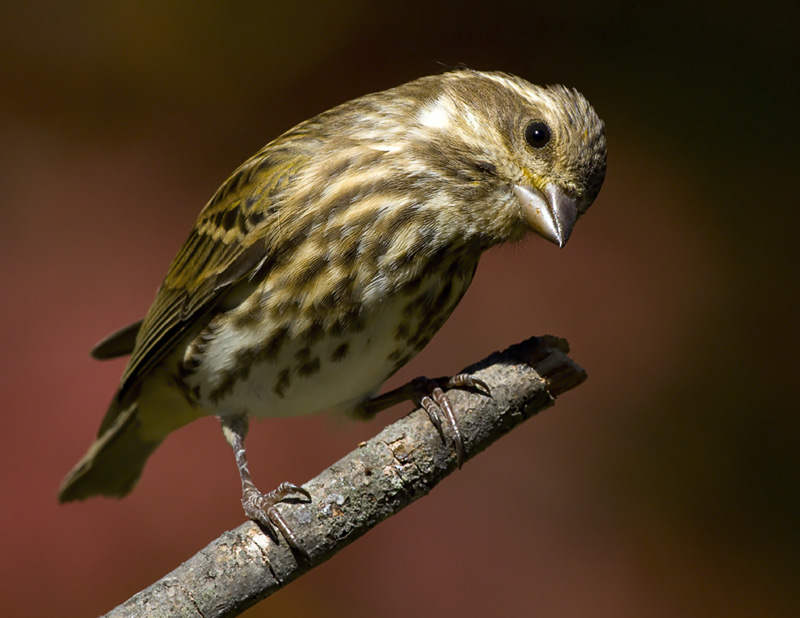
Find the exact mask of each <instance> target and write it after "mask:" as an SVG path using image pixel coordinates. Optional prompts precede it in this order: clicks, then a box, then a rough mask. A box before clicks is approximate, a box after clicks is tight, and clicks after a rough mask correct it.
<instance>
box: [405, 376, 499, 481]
mask: <svg viewBox="0 0 800 618" xmlns="http://www.w3.org/2000/svg"><path fill="white" fill-rule="evenodd" d="M407 388H408V394H409V397H410V398H411V399H412V400H413V401H415V402H416V403H417V405H419V406H421V407H422V408H423V409H424V410H425V412H426V413H427V414H428V418H429V419H431V423H433V426H434V427H436V430H437V431H438V432H439V435H440V436H441V437H442V440H445V436H444V431H443V429H442V425H443V422H442V416H444V419H446V421H447V425H448V426H449V427H450V431H452V433H453V448H454V450H455V452H456V462H457V464H458V467H459V468H460V467H461V466H462V465H463V463H464V460H465V458H466V452H465V450H464V436H463V435H462V433H461V428H460V427H459V426H458V421H457V420H456V416H455V412H454V411H453V404H452V403H451V402H450V398H449V397H448V396H447V395H446V394H445V392H444V390H443V389H450V388H462V389H469V390H475V391H478V392H481V393H483V394H485V395H487V396H489V397H491V396H492V392H491V389H490V388H489V385H488V384H486V382H484V381H483V380H481V379H479V378H476V377H474V376H471V375H469V374H467V373H459V374H457V375H454V376H452V377H449V378H437V379H431V378H426V377H419V378H415V379H414V380H412V381H411V382H410V383H409V384H408V387H407Z"/></svg>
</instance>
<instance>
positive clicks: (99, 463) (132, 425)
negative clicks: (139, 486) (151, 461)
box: [58, 397, 163, 502]
mask: <svg viewBox="0 0 800 618" xmlns="http://www.w3.org/2000/svg"><path fill="white" fill-rule="evenodd" d="M115 405H119V404H118V403H117V401H116V397H115V398H114V401H113V402H112V403H111V407H112V408H113V407H114V406H115ZM138 408H139V404H138V402H136V401H135V402H133V403H132V404H131V405H129V406H128V407H127V408H126V409H125V410H122V411H120V412H118V413H117V415H116V419H115V421H114V423H113V424H112V425H111V426H110V427H108V428H106V430H105V431H103V432H102V433H101V434H100V435H99V436H98V437H97V440H95V441H94V443H92V445H91V446H90V447H89V450H88V451H87V452H86V454H85V455H84V456H83V457H82V458H81V460H80V461H79V462H78V463H77V464H76V465H75V467H74V468H73V469H72V471H71V472H70V473H69V474H68V475H67V477H66V478H65V479H64V482H63V483H61V488H60V489H59V490H58V501H59V502H69V501H71V500H84V499H85V498H89V497H90V496H95V495H101V496H113V497H117V498H121V497H122V496H124V495H126V494H128V493H129V492H130V491H131V489H133V486H134V485H135V484H136V481H138V480H139V477H140V476H141V474H142V469H143V468H144V464H145V462H146V461H147V458H148V457H150V455H151V454H152V452H153V451H154V450H155V449H156V447H157V446H158V445H159V444H160V443H161V440H145V439H144V438H143V437H142V432H141V431H140V429H141V420H140V418H139V414H138ZM111 412H112V410H109V413H111ZM162 439H163V438H162Z"/></svg>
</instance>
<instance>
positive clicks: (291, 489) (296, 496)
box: [242, 482, 311, 559]
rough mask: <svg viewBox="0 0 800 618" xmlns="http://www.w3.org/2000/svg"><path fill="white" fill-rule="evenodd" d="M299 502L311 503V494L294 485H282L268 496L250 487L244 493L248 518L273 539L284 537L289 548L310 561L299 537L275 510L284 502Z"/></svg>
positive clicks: (245, 511) (243, 497)
mask: <svg viewBox="0 0 800 618" xmlns="http://www.w3.org/2000/svg"><path fill="white" fill-rule="evenodd" d="M298 501H309V502H310V501H311V494H309V493H308V491H307V490H305V489H303V488H302V487H300V486H298V485H295V484H294V483H286V482H284V483H281V484H280V485H279V486H278V488H277V489H274V490H273V491H271V492H269V493H268V494H262V493H261V492H260V491H258V489H256V487H255V486H253V485H250V486H248V487H246V488H245V489H244V491H243V493H242V506H243V507H244V513H245V515H247V517H249V518H250V519H252V520H254V521H255V522H257V523H259V524H261V525H262V526H263V527H264V528H265V529H266V531H267V532H268V533H269V534H270V536H272V537H273V539H275V540H278V538H279V536H282V537H283V538H284V539H286V542H287V543H288V544H289V547H291V548H292V549H294V550H295V551H297V552H299V553H300V554H301V555H302V556H303V557H304V558H306V559H309V558H310V556H309V555H308V552H306V550H305V549H303V548H302V547H301V545H300V543H299V541H298V539H297V535H296V534H295V533H294V531H293V530H292V529H291V527H290V526H289V524H287V523H286V520H285V519H284V518H283V515H282V514H281V512H280V511H279V510H278V509H277V508H275V507H276V505H278V504H280V503H282V502H298Z"/></svg>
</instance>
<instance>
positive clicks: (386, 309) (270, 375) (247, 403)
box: [186, 276, 471, 417]
mask: <svg viewBox="0 0 800 618" xmlns="http://www.w3.org/2000/svg"><path fill="white" fill-rule="evenodd" d="M470 280H471V276H470V277H469V278H468V279H459V280H458V282H457V284H456V285H452V286H451V288H450V291H449V294H448V296H447V298H446V299H444V301H445V302H444V305H446V314H447V315H449V313H450V312H451V311H452V309H453V308H455V305H456V304H457V303H458V301H459V300H460V299H461V297H462V295H463V293H464V291H465V290H466V287H467V286H468V285H469V282H470ZM426 286H428V288H429V289H431V290H432V291H433V290H440V289H441V283H440V281H439V280H438V277H431V278H429V279H428V280H427V281H426V282H425V283H424V284H423V285H422V286H420V288H419V289H418V290H417V291H416V292H415V294H414V296H408V295H402V294H398V295H387V297H385V298H381V299H376V301H375V302H373V303H372V304H371V306H370V311H369V315H370V316H371V317H370V319H367V320H365V322H364V328H363V330H361V331H360V332H356V333H345V334H341V335H338V336H323V337H321V338H320V339H319V340H318V341H316V342H313V343H311V344H309V343H307V342H305V341H303V340H302V338H295V337H291V336H287V337H286V338H285V339H284V340H283V341H282V343H281V345H280V346H279V349H278V350H277V352H276V353H275V354H273V355H271V358H268V359H265V358H258V355H257V354H253V355H252V356H251V358H252V360H251V361H250V362H246V363H245V364H246V366H247V367H249V370H246V377H243V378H240V379H237V380H230V379H227V380H226V378H225V376H227V375H229V374H230V369H231V368H232V367H236V366H239V367H242V366H243V360H242V359H243V358H245V359H248V357H247V355H242V350H243V349H245V350H246V349H254V350H255V349H258V348H259V346H262V344H263V342H264V341H265V340H267V339H268V338H269V337H270V335H271V333H273V332H274V330H275V324H274V322H275V319H274V318H273V319H272V320H265V321H264V322H263V323H261V324H257V325H255V326H253V325H252V324H251V325H250V326H249V327H248V328H246V329H245V328H242V327H235V326H234V325H233V324H232V323H230V322H229V323H225V324H224V325H221V326H220V327H219V328H218V329H217V330H215V332H214V336H213V338H212V339H210V340H209V341H208V343H207V345H206V346H205V350H204V353H203V360H202V362H201V363H200V364H199V366H198V367H197V369H196V370H195V371H194V372H193V373H192V375H190V376H188V377H187V378H186V382H187V384H188V385H189V387H190V388H194V389H195V393H196V394H197V395H198V400H199V404H200V405H201V406H202V407H203V408H204V409H205V410H206V411H208V412H209V413H211V414H215V415H221V416H224V415H230V414H247V415H248V416H255V417H279V416H297V415H304V414H313V413H316V412H322V411H324V410H328V409H332V408H341V409H345V410H347V409H350V408H352V407H354V406H355V405H357V404H358V403H360V402H361V401H364V400H366V399H369V398H370V397H371V396H373V395H374V394H375V392H377V390H378V389H379V388H380V386H381V385H382V384H383V382H384V381H385V380H386V379H387V378H388V377H389V376H391V375H392V374H393V373H394V372H395V371H396V370H397V369H398V368H399V367H400V366H402V365H403V364H405V362H407V361H408V360H409V359H410V358H411V357H412V356H413V355H414V354H416V353H417V352H418V351H419V349H421V347H422V346H424V344H425V343H427V338H425V339H424V341H422V342H421V344H420V341H419V340H417V342H416V345H414V344H413V342H412V343H409V341H408V337H407V336H405V337H403V336H399V335H398V327H400V325H401V324H404V325H406V327H407V329H408V331H410V332H411V334H412V335H413V333H415V332H417V331H418V330H419V328H420V326H421V324H420V323H421V322H424V321H425V320H426V318H427V317H429V316H426V315H425V309H424V307H418V306H416V305H415V304H414V303H415V299H416V298H418V297H419V291H420V290H425V289H426ZM430 296H435V294H434V293H433V292H431V295H430ZM410 303H411V307H412V310H411V313H412V314H414V315H415V317H414V318H413V319H411V320H409V305H410ZM440 306H441V305H440ZM445 317H446V316H444V317H442V318H441V319H442V320H443V319H444V318H445ZM342 346H347V347H346V351H345V352H344V353H343V352H342V350H343V347H342ZM262 347H263V346H262ZM248 360H249V359H248Z"/></svg>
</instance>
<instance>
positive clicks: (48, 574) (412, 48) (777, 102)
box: [0, 0, 800, 618]
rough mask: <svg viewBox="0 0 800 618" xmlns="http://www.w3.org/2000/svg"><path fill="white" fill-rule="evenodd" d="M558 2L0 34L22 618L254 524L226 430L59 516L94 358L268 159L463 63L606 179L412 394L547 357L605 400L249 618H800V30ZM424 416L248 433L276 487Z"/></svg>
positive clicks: (99, 386)
mask: <svg viewBox="0 0 800 618" xmlns="http://www.w3.org/2000/svg"><path fill="white" fill-rule="evenodd" d="M551 4H552V6H550V5H548V6H542V5H539V6H537V5H535V4H532V3H529V2H524V3H523V2H501V3H487V2H477V1H461V2H458V3H447V2H445V3H439V4H433V3H429V2H426V3H423V2H414V1H412V2H407V3H404V4H402V5H390V4H385V5H381V6H383V8H381V9H373V8H370V6H371V5H369V4H368V3H365V2H358V1H356V0H351V1H349V2H337V3H332V4H330V5H327V4H323V3H310V2H306V3H295V4H294V5H293V8H288V7H281V8H272V7H270V6H268V5H266V3H256V2H238V3H222V2H220V3H212V2H174V3H163V4H162V3H156V2H138V3H127V2H116V3H100V2H98V3H91V2H89V3H83V4H78V3H56V2H52V1H43V2H39V3H27V4H22V3H5V4H4V5H3V6H2V7H0V77H2V84H3V86H2V88H1V89H0V135H1V136H2V138H0V144H2V145H1V146H0V182H1V183H2V185H1V186H2V196H3V197H2V201H1V202H0V226H1V228H2V231H3V233H2V240H1V241H0V264H2V267H0V268H2V282H3V293H2V300H3V302H2V303H0V342H2V351H3V354H2V357H0V358H1V359H2V360H0V363H2V368H1V369H2V370H0V395H2V401H3V417H2V418H3V432H2V434H1V435H0V441H1V442H0V445H1V448H0V486H1V487H2V489H3V506H2V509H0V530H2V535H3V537H2V538H3V548H4V559H3V560H2V562H1V563H0V582H2V585H0V590H2V593H1V594H2V598H3V607H4V612H5V613H6V614H8V615H13V616H20V617H24V616H44V615H57V616H62V617H66V618H68V617H71V616H76V617H77V616H88V615H95V614H99V613H103V612H105V611H108V610H109V609H111V608H112V607H113V606H114V605H116V604H118V603H120V602H122V601H124V600H125V599H126V598H128V597H129V596H130V595H132V594H134V593H135V592H137V591H138V590H139V589H141V588H143V587H145V586H147V585H148V584H150V583H152V582H153V581H155V580H156V579H158V578H159V577H161V576H162V575H164V574H165V573H167V572H168V571H170V570H171V569H172V568H174V567H175V566H177V565H178V564H179V563H180V562H181V561H182V560H184V559H186V558H187V557H189V556H190V555H192V554H193V553H194V552H195V551H197V550H198V549H200V548H201V547H203V546H204V545H205V544H206V543H208V542H209V541H210V540H211V539H213V538H215V537H216V536H218V535H219V534H220V533H221V532H222V531H223V530H225V529H230V528H233V527H235V526H237V525H238V524H239V523H241V521H242V520H243V517H242V513H241V507H240V505H239V488H238V482H237V479H236V472H235V468H234V465H233V461H232V457H231V454H230V452H229V449H228V447H227V445H226V444H225V442H224V440H223V439H222V437H221V435H220V432H219V429H218V425H217V423H216V422H215V421H214V420H213V419H205V420H202V421H199V422H197V423H195V424H193V425H191V426H189V427H187V428H185V429H183V430H181V431H180V432H178V433H177V434H175V435H174V436H173V437H171V438H170V439H169V440H168V441H167V442H166V444H165V445H164V446H163V448H161V449H160V450H159V451H158V452H157V453H156V454H155V456H154V457H153V458H152V460H151V462H150V464H149V465H148V467H147V469H146V470H145V474H144V477H143V479H142V482H141V484H140V485H139V486H138V487H137V489H136V491H134V492H133V494H132V495H131V496H129V497H128V498H126V499H125V500H123V501H119V502H117V501H109V500H101V499H98V500H92V501H89V502H86V503H82V504H71V505H67V506H59V505H58V504H56V501H55V494H56V489H57V487H58V484H59V482H60V481H61V479H62V477H63V476H64V474H65V473H66V472H67V471H68V470H69V469H70V467H71V466H72V465H73V464H74V463H75V461H76V460H77V458H78V457H79V456H80V455H81V454H82V453H83V452H84V450H85V448H86V447H87V446H88V444H89V442H90V440H91V438H92V436H93V435H94V433H95V431H96V430H97V427H98V424H99V422H100V419H101V417H102V414H103V412H104V410H105V406H106V404H107V401H108V399H109V397H110V396H111V394H112V392H113V390H114V387H115V384H116V382H117V380H118V378H119V375H120V373H121V371H122V364H121V363H119V362H109V363H104V364H102V363H97V362H94V361H92V360H91V359H90V358H89V357H88V354H87V352H88V349H89V348H90V347H91V345H92V344H93V343H95V342H96V341H97V340H98V339H100V338H101V337H102V336H104V335H105V334H107V333H108V332H110V331H111V330H113V329H115V328H117V327H119V326H122V325H124V324H126V323H128V322H130V321H133V320H135V319H137V318H139V317H140V316H141V315H142V314H143V313H144V311H145V310H146V308H147V306H148V304H149V303H150V301H151V300H152V297H153V294H154V291H155V289H156V287H157V286H158V284H159V283H160V280H161V278H162V277H163V275H164V273H165V271H166V268H167V266H168V264H169V262H170V260H171V259H172V257H173V255H174V254H175V252H176V251H177V249H178V247H179V246H180V244H181V242H182V241H183V240H184V238H185V236H186V235H187V233H188V230H189V229H190V226H191V224H192V222H193V220H194V217H195V215H196V213H197V212H198V211H199V209H200V208H201V207H202V205H203V204H204V203H205V201H206V200H207V199H208V198H209V197H210V195H211V194H212V193H213V191H214V190H215V189H216V187H217V186H218V185H219V184H220V183H221V182H222V181H223V180H224V179H225V177H226V176H227V174H228V173H230V172H231V171H232V170H233V169H234V168H235V167H236V165H238V163H240V162H241V161H242V160H243V159H244V158H246V157H247V156H249V155H250V154H252V153H253V152H254V151H255V150H256V149H258V148H259V147H260V146H262V145H263V144H264V143H266V142H267V141H268V140H269V139H270V138H272V137H274V136H276V135H278V134H279V133H280V132H281V131H283V130H285V129H287V128H289V127H290V126H292V125H293V124H294V123H296V122H298V121H300V120H302V119H304V118H306V117H308V116H310V115H312V114H314V113H317V112H319V111H322V110H324V109H326V108H328V107H330V106H332V105H334V104H336V103H338V102H341V101H343V100H346V99H348V98H351V97H354V96H357V95H359V94H363V93H366V92H370V91H375V90H380V89H383V88H387V87H390V86H393V85H396V84H399V83H401V82H403V81H405V80H408V79H412V78H414V77H418V76H420V75H423V74H427V73H433V72H437V71H440V70H441V69H442V67H443V66H454V65H458V64H461V63H463V64H466V65H467V66H471V67H474V68H482V69H500V70H507V71H511V72H514V73H517V74H519V75H521V76H523V77H525V78H527V79H529V80H531V81H534V82H539V83H553V82H564V83H566V84H568V85H573V86H576V87H578V88H580V89H581V90H582V91H583V92H584V93H585V94H586V95H587V96H588V97H589V99H590V100H591V101H592V102H593V103H594V104H595V107H596V108H597V110H598V112H599V113H600V115H601V116H602V117H603V118H604V119H605V121H606V123H607V127H608V138H609V151H610V158H609V171H608V178H607V181H606V185H605V187H604V188H603V191H602V193H601V195H600V198H599V199H598V201H597V203H596V205H595V206H594V207H593V209H592V210H591V212H590V213H589V214H588V215H587V216H586V218H585V219H584V220H582V221H581V223H580V225H579V226H578V227H577V229H576V232H575V234H574V235H573V238H572V239H571V240H570V243H569V245H568V247H567V248H566V249H565V250H563V251H559V250H558V249H556V248H554V247H552V246H550V245H548V244H547V243H544V242H541V241H539V242H537V241H535V240H530V241H528V242H526V243H524V244H522V245H520V246H516V247H506V248H503V249H501V250H496V251H494V252H491V253H490V254H488V255H486V256H485V258H484V260H483V262H482V263H481V266H480V268H479V270H478V275H477V279H476V281H475V283H474V285H473V287H472V289H471V290H470V292H469V294H468V295H467V297H466V299H465V300H464V302H463V303H462V305H461V306H460V307H459V309H458V310H457V311H456V313H455V315H454V316H453V317H452V319H451V320H450V321H449V322H448V323H447V325H446V326H445V327H444V328H443V330H442V331H441V333H440V334H439V335H438V336H437V337H436V339H435V340H434V341H433V342H432V343H431V345H430V346H429V347H428V348H427V349H426V350H425V351H424V352H423V353H422V354H421V355H420V356H419V357H418V359H417V360H415V361H414V362H413V363H412V364H411V366H409V367H407V368H406V369H404V370H403V371H402V372H401V374H400V375H399V376H397V377H396V379H395V380H394V381H393V382H392V384H397V383H399V381H401V380H404V379H408V378H411V377H413V376H415V375H418V374H429V375H440V374H443V373H448V372H454V371H457V370H458V369H460V368H461V367H463V366H464V365H466V364H468V363H470V362H472V361H474V360H477V359H479V358H482V357H483V356H485V355H486V354H488V353H489V352H491V351H492V350H494V349H497V348H501V347H504V346H506V345H508V344H510V343H513V342H516V341H518V340H520V339H523V338H525V337H527V336H529V335H532V334H541V333H554V334H559V335H561V336H565V337H567V338H568V339H569V340H570V342H571V344H572V348H573V357H574V358H575V359H576V360H577V361H578V362H580V363H581V364H583V365H584V366H585V367H586V368H587V369H588V371H589V374H590V378H589V381H588V382H587V383H586V384H585V385H583V386H582V387H581V388H579V389H578V390H577V391H575V392H571V393H568V394H566V395H564V396H563V398H561V399H560V400H559V402H558V405H557V406H556V407H555V408H553V409H551V410H549V411H547V412H546V413H544V414H543V415H541V416H540V417H538V418H536V419H534V420H532V421H531V422H529V423H528V424H527V425H526V426H524V427H522V428H520V429H518V430H517V431H515V432H514V433H513V435H511V436H509V437H507V438H505V439H504V440H502V441H501V442H500V443H499V444H497V445H496V446H495V447H493V448H492V449H490V450H489V451H487V452H486V453H484V454H482V455H481V456H480V457H478V458H477V459H476V460H474V461H471V462H470V463H469V464H467V465H466V466H465V467H464V469H463V470H462V471H461V472H459V473H458V474H455V475H453V476H452V477H451V478H450V479H448V480H447V481H446V482H445V483H443V484H442V485H441V486H440V487H438V488H437V489H436V490H435V491H434V492H433V493H432V494H431V495H430V496H428V497H426V498H425V499H424V500H421V501H419V502H418V503H416V504H414V505H412V506H411V507H410V508H409V509H407V510H406V511H404V512H403V513H402V514H400V515H399V516H397V517H395V518H392V519H391V520H390V521H387V522H385V523H384V524H382V525H381V526H379V527H378V528H377V529H376V530H374V531H373V532H371V533H370V534H369V535H367V536H366V537H365V538H363V539H361V540H359V541H358V542H357V543H355V544H354V545H353V546H351V547H350V548H348V549H347V550H345V551H344V552H342V553H341V554H340V555H338V556H336V557H335V558H334V559H333V560H331V561H330V562H328V563H326V564H325V565H323V566H321V567H320V568H318V569H316V570H315V571H314V572H312V573H310V574H309V575H307V576H306V577H304V578H302V579H301V580H299V581H298V582H296V583H294V584H292V585H291V586H289V587H288V588H287V589H286V590H284V591H282V592H280V593H279V594H277V595H275V596H274V597H272V598H270V599H268V600H267V601H265V602H263V603H262V604H260V605H258V606H257V607H256V608H254V609H252V610H250V612H249V613H248V614H247V615H248V616H251V617H255V616H259V615H262V614H263V615H268V613H270V612H271V614H269V615H275V614H280V613H281V612H283V613H290V614H291V615H294V616H309V617H311V616H323V615H324V616H329V615H334V616H335V615H347V616H352V617H358V616H374V615H376V614H380V615H382V616H385V617H392V616H397V617H401V616H407V615H408V614H409V613H415V614H418V615H459V616H462V617H464V618H467V617H470V616H485V615H535V616H540V617H546V616H584V615H586V616H614V617H624V616H649V617H654V618H658V617H662V616H663V617H667V616H680V617H693V616H697V617H708V616H716V615H719V616H726V617H730V616H753V617H756V616H759V617H760V616H767V615H769V616H796V615H798V612H800V591H799V590H798V586H797V582H798V581H799V580H800V535H799V534H798V529H800V526H798V521H799V520H800V455H798V453H800V444H799V443H800V427H799V425H800V420H798V419H800V415H798V403H799V402H798V394H797V389H796V388H795V385H794V382H796V376H797V370H798V363H797V360H796V359H797V349H798V343H799V342H798V324H797V300H798V298H797V265H798V263H800V262H798V259H797V258H798V249H797V247H798V244H797V233H798V231H800V229H798V228H799V226H798V207H797V190H796V184H797V183H796V178H797V173H798V172H797V169H798V167H797V163H798V161H797V157H796V137H795V136H794V135H793V134H792V133H793V131H795V132H796V124H797V122H796V110H797V109H798V108H799V107H798V94H797V89H796V83H795V80H796V76H797V68H798V55H799V54H798V46H797V44H796V38H795V37H796V28H797V26H798V23H799V22H798V20H797V9H796V8H789V7H788V3H787V5H786V6H785V7H784V6H783V5H781V4H778V3H777V2H774V3H773V2H772V1H767V2H761V3H758V8H745V7H744V5H742V6H741V7H739V8H737V6H736V4H735V3H727V4H726V3H722V2H706V3H703V4H697V3H685V4H681V3H677V4H676V3H675V2H672V3H664V4H663V5H662V4H660V3H635V2H626V1H618V2H612V3H603V4H602V5H599V4H598V5H594V4H590V3H588V2H580V1H576V2H568V3H551ZM406 409H407V408H403V409H402V410H396V411H394V412H390V413H387V415H386V416H384V417H382V418H381V419H380V420H378V421H376V422H374V423H371V424H366V425H361V424H347V423H341V422H338V421H335V420H332V419H329V418H324V417H322V418H306V419H294V420H275V421H264V422H261V423H257V424H256V425H254V427H253V429H252V431H251V438H250V440H249V444H250V449H251V458H252V468H253V472H254V475H255V477H256V478H257V479H258V480H259V482H260V484H261V485H262V486H263V487H268V486H269V485H270V484H273V485H274V484H276V483H277V482H279V481H282V480H287V479H290V480H293V481H296V482H303V481H305V480H306V479H308V478H310V477H312V476H313V475H315V474H316V473H317V472H318V471H319V470H321V469H322V468H323V467H325V466H326V465H329V464H330V463H332V462H333V461H335V460H336V459H338V458H339V457H340V456H342V455H343V454H345V453H346V452H348V451H349V450H350V449H352V448H353V447H354V446H355V445H356V444H357V443H358V441H359V440H361V439H363V438H366V437H368V436H370V435H373V434H374V433H375V432H377V431H378V429H379V428H380V427H382V426H383V424H385V423H387V422H389V421H390V420H391V419H392V418H396V417H397V416H398V415H399V414H402V413H404V412H405V410H406Z"/></svg>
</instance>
